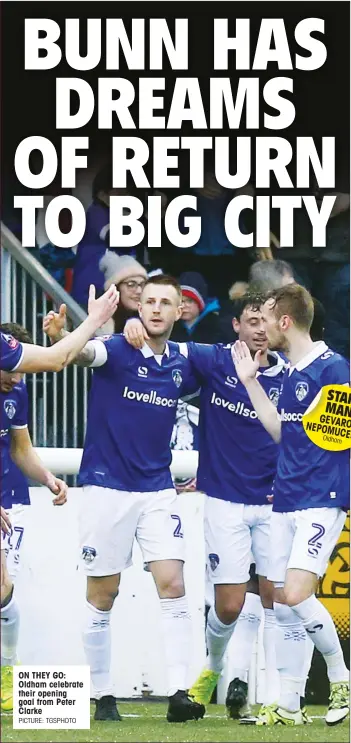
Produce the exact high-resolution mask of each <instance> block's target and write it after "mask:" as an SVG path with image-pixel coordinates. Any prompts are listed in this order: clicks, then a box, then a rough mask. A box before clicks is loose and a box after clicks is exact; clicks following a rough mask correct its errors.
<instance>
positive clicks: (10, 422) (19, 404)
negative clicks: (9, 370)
mask: <svg viewBox="0 0 351 743" xmlns="http://www.w3.org/2000/svg"><path fill="white" fill-rule="evenodd" d="M27 423H28V395H27V388H26V385H25V383H24V382H23V381H22V382H19V384H16V385H15V387H13V389H12V390H11V392H0V427H1V430H0V455H1V505H2V506H3V508H11V506H13V505H14V504H15V503H23V504H25V505H28V504H29V503H30V500H29V489H28V483H27V480H26V478H25V476H24V475H23V474H22V472H21V470H20V469H18V467H17V466H16V465H15V463H14V462H13V461H12V459H11V456H10V444H11V433H10V429H11V428H26V427H27Z"/></svg>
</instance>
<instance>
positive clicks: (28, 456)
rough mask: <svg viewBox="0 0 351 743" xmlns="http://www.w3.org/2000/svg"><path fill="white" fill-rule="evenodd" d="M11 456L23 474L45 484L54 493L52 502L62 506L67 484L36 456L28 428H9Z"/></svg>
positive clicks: (65, 498) (64, 501)
mask: <svg viewBox="0 0 351 743" xmlns="http://www.w3.org/2000/svg"><path fill="white" fill-rule="evenodd" d="M11 458H12V459H13V461H14V463H15V464H16V465H17V467H19V469H20V470H21V472H23V474H24V475H25V476H26V477H28V478H30V479H31V480H36V481H37V482H39V483H40V484H41V485H46V487H47V488H49V490H51V492H52V493H53V494H54V495H55V498H54V500H53V503H54V505H55V506H62V505H63V504H64V503H66V500H67V490H68V488H67V485H66V483H65V482H63V480H59V478H58V477H55V476H54V475H53V474H52V473H51V472H49V470H47V469H46V468H45V467H44V465H43V463H42V461H41V459H40V457H38V455H37V453H36V451H35V449H34V447H33V444H32V442H31V438H30V436H29V432H28V428H27V427H25V428H11Z"/></svg>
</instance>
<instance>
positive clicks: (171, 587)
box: [157, 575, 185, 599]
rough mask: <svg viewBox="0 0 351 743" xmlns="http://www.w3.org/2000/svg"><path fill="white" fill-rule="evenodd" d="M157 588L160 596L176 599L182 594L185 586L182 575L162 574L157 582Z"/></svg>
mask: <svg viewBox="0 0 351 743" xmlns="http://www.w3.org/2000/svg"><path fill="white" fill-rule="evenodd" d="M157 589H158V593H159V596H160V597H161V598H168V599H178V598H180V597H181V596H184V593H185V588H184V581H183V576H182V575H170V576H169V577H167V576H164V577H163V578H162V579H159V580H158V582H157Z"/></svg>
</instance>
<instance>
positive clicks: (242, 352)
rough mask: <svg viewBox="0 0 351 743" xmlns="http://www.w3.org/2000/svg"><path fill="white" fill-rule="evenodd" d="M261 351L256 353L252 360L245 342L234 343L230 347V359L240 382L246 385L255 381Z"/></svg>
mask: <svg viewBox="0 0 351 743" xmlns="http://www.w3.org/2000/svg"><path fill="white" fill-rule="evenodd" d="M260 356H261V351H257V352H256V354H255V358H254V359H253V358H252V356H251V353H250V351H249V348H248V346H247V344H246V343H245V341H235V343H234V344H233V345H232V359H233V362H234V366H235V369H236V373H237V375H238V377H239V379H240V382H242V383H243V384H247V382H249V381H250V380H251V379H255V377H256V374H257V372H258V369H259V366H260Z"/></svg>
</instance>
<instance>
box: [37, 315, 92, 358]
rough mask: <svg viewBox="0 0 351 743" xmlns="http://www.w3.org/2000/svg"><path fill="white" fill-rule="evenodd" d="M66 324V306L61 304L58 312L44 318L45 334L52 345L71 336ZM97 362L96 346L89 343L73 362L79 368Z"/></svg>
mask: <svg viewBox="0 0 351 743" xmlns="http://www.w3.org/2000/svg"><path fill="white" fill-rule="evenodd" d="M65 324H66V305H65V304H61V307H60V309H59V311H58V312H54V311H53V310H51V311H50V312H48V314H47V315H46V316H45V317H44V320H43V330H44V333H46V335H47V336H48V337H49V338H50V341H51V343H52V344H54V343H58V341H60V340H62V338H65V337H66V336H67V335H70V333H69V331H68V330H66V329H65ZM94 360H95V348H94V344H93V343H91V342H90V341H88V343H87V344H86V345H85V346H84V348H82V350H81V351H80V352H79V353H78V354H77V356H76V357H75V359H74V360H73V361H72V363H73V364H77V365H78V366H90V365H91V364H92V363H93V361H94Z"/></svg>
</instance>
